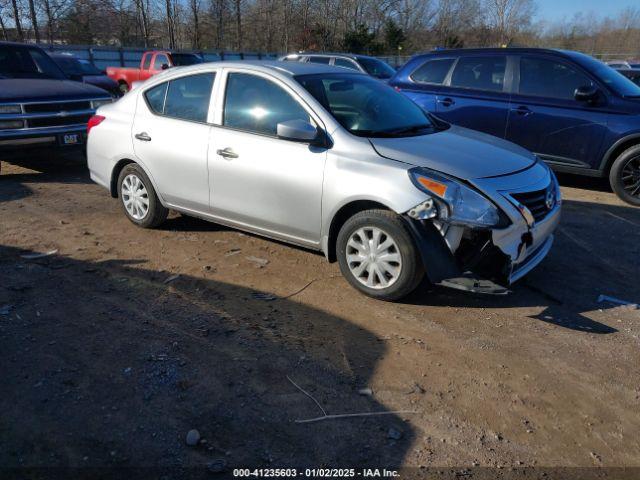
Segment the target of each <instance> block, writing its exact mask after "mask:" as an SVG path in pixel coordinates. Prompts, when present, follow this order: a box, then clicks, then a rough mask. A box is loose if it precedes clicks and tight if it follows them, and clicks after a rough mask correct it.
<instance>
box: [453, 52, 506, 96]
mask: <svg viewBox="0 0 640 480" xmlns="http://www.w3.org/2000/svg"><path fill="white" fill-rule="evenodd" d="M506 66H507V57H506V56H487V57H461V58H460V59H459V60H458V63H457V64H456V67H455V69H454V70H453V75H452V76H451V86H452V87H460V88H471V89H474V90H489V91H495V92H501V91H502V89H503V87H504V74H505V70H506Z"/></svg>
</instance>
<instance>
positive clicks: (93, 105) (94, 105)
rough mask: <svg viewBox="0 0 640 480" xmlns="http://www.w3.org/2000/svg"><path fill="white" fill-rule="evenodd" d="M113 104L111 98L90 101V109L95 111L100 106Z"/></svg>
mask: <svg viewBox="0 0 640 480" xmlns="http://www.w3.org/2000/svg"><path fill="white" fill-rule="evenodd" d="M111 102H113V98H109V99H106V98H105V99H104V100H91V108H92V109H94V110H96V109H97V108H98V107H101V106H102V105H107V104H108V103H111Z"/></svg>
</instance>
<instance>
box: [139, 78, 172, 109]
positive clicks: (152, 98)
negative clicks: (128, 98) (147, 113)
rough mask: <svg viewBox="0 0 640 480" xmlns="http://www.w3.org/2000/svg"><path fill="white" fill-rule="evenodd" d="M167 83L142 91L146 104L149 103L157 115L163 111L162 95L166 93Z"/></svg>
mask: <svg viewBox="0 0 640 480" xmlns="http://www.w3.org/2000/svg"><path fill="white" fill-rule="evenodd" d="M167 85H168V82H164V83H161V84H160V85H157V86H155V87H153V88H150V89H149V90H147V91H146V92H144V97H145V98H146V99H147V105H149V108H150V109H151V111H152V112H153V113H157V114H158V115H162V114H163V113H164V97H165V94H166V93H167Z"/></svg>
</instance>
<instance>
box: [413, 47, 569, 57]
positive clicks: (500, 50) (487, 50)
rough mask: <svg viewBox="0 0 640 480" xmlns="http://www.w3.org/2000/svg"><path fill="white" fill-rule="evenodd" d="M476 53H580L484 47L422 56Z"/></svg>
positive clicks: (450, 49)
mask: <svg viewBox="0 0 640 480" xmlns="http://www.w3.org/2000/svg"><path fill="white" fill-rule="evenodd" d="M475 53H506V54H509V53H550V54H554V55H562V56H571V55H572V54H576V53H579V52H573V51H571V50H560V49H555V48H531V47H504V48H497V47H486V48H485V47H483V48H447V49H441V50H431V51H429V52H423V53H421V54H420V55H454V54H455V55H460V54H475Z"/></svg>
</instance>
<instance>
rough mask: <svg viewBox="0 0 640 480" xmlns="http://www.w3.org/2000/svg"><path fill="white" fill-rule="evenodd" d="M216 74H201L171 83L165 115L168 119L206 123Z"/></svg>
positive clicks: (177, 79)
mask: <svg viewBox="0 0 640 480" xmlns="http://www.w3.org/2000/svg"><path fill="white" fill-rule="evenodd" d="M214 78H215V73H213V72H210V73H201V74H199V75H190V76H188V77H181V78H176V79H175V80H171V81H170V82H169V88H168V90H167V97H166V101H165V105H164V114H165V115H167V116H168V117H174V118H180V119H182V120H190V121H192V122H202V123H204V122H206V121H207V112H208V111H209V99H210V98H211V87H213V80H214Z"/></svg>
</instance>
